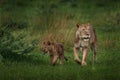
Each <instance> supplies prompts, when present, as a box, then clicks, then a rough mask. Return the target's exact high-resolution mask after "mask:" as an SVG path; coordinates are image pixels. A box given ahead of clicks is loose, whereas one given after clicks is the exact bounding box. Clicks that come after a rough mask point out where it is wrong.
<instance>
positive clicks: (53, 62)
mask: <svg viewBox="0 0 120 80" xmlns="http://www.w3.org/2000/svg"><path fill="white" fill-rule="evenodd" d="M57 60H58V55H54V58H53V61H52V65H55V63H56V62H57Z"/></svg>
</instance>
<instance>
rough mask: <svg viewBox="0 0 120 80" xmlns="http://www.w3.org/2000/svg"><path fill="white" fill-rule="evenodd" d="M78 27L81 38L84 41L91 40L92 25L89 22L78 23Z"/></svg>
mask: <svg viewBox="0 0 120 80" xmlns="http://www.w3.org/2000/svg"><path fill="white" fill-rule="evenodd" d="M76 26H77V29H78V32H79V38H80V39H81V40H83V41H89V40H90V37H91V35H90V25H89V23H88V24H77V25H76Z"/></svg>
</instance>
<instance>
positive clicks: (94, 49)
mask: <svg viewBox="0 0 120 80" xmlns="http://www.w3.org/2000/svg"><path fill="white" fill-rule="evenodd" d="M91 50H92V51H93V64H94V63H95V62H96V61H97V58H96V46H95V44H92V45H91Z"/></svg>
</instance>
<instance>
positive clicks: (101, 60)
mask: <svg viewBox="0 0 120 80" xmlns="http://www.w3.org/2000/svg"><path fill="white" fill-rule="evenodd" d="M119 10H120V1H119V0H114V1H113V0H75V1H74V0H44V1H42V0H25V1H21V0H14V1H12V0H1V1H0V28H1V27H8V28H9V29H10V31H11V33H12V34H13V35H14V36H18V35H19V34H21V33H22V34H24V35H26V37H25V40H24V41H25V43H29V42H31V41H32V40H35V39H36V40H37V41H40V43H41V42H42V41H43V40H46V39H49V40H53V41H55V42H63V43H64V46H65V55H66V56H67V57H68V58H69V61H68V62H65V64H64V65H59V62H58V63H57V64H56V66H51V65H50V63H49V56H48V55H42V53H41V51H40V46H39V45H40V44H38V45H37V48H36V49H35V50H34V51H32V52H31V53H30V54H27V55H25V56H23V57H20V59H16V60H12V61H11V60H9V59H6V60H4V59H2V57H1V56H0V80H17V79H18V80H27V79H29V80H119V79H120V61H119V59H120V51H119V48H120V45H119V44H120V37H119V36H120V34H119V33H120V11H119ZM88 22H90V23H91V24H92V25H93V27H94V28H95V29H96V32H97V36H98V50H97V58H98V60H97V63H96V64H94V65H93V64H92V52H91V51H90V54H89V55H88V60H87V62H88V65H87V66H85V67H82V66H79V65H77V64H76V63H75V62H74V56H73V50H72V48H73V38H74V32H75V30H76V26H75V25H76V24H77V23H88ZM19 27H20V28H19ZM0 36H1V33H0ZM0 38H1V37H0ZM8 47H9V46H8ZM8 53H9V52H8ZM81 57H82V56H81V55H80V58H81ZM18 58H19V56H18Z"/></svg>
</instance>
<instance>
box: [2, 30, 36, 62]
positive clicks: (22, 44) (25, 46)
mask: <svg viewBox="0 0 120 80" xmlns="http://www.w3.org/2000/svg"><path fill="white" fill-rule="evenodd" d="M24 38H25V36H24V35H23V34H20V35H18V36H17V37H15V36H13V34H12V33H11V32H10V30H9V29H8V28H1V29H0V55H1V56H2V57H3V59H12V60H18V59H19V58H20V56H24V55H26V54H28V53H30V52H31V51H32V50H33V49H34V48H35V43H34V41H33V42H31V43H28V42H27V41H25V39H24Z"/></svg>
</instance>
